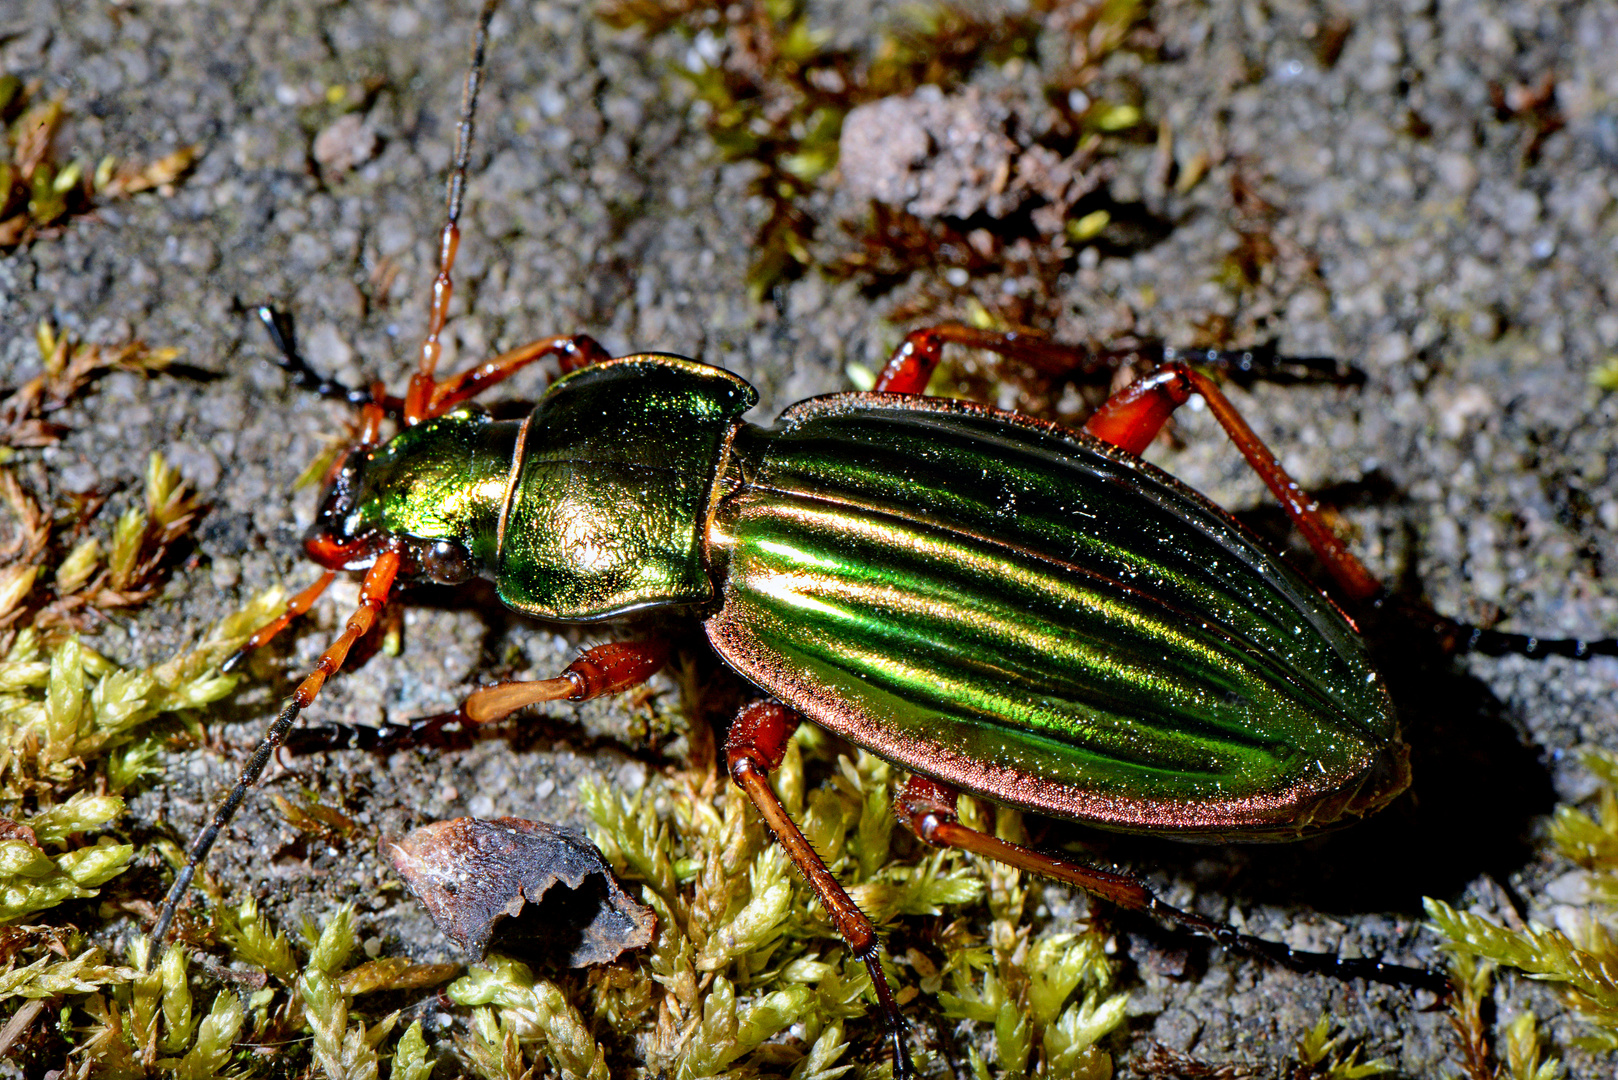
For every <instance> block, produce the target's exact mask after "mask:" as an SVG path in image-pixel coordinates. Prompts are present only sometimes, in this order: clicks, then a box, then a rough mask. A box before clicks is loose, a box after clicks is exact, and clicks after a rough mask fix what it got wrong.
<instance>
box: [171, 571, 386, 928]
mask: <svg viewBox="0 0 1618 1080" xmlns="http://www.w3.org/2000/svg"><path fill="white" fill-rule="evenodd" d="M398 572H399V553H398V552H397V551H395V550H392V549H389V550H387V551H384V552H382V554H380V555H378V556H377V559H376V563H375V564H374V565H373V566H372V567H371V569H370V570H368V571H366V574H365V580H364V582H362V583H361V585H360V602H359V607H358V608H357V609H356V610H355V612H354V614H353V615H351V616H349V619H348V625H347V626H346V627H344V628H343V632H342V634H340V635H338V638H337V640H336V641H334V642H332V643H331V645H330V647H328V648H327V649H326V651H325V652H323V653H321V655H320V659H319V660H318V661H316V663H315V669H314V670H313V671H311V672H310V673H309V674H308V676H307V677H305V679H304V680H303V682H301V683H299V684H298V688H297V689H296V690H294V691H293V692H292V698H291V700H289V701H288V702H287V703H286V705H285V706H284V707H283V708H282V709H281V711H280V713H279V714H277V715H276V717H275V721H274V722H273V723H271V724H270V729H269V731H267V732H266V733H265V735H264V738H263V739H262V740H261V741H260V742H259V744H258V748H257V749H255V750H254V751H253V756H252V757H251V758H249V759H248V761H247V764H246V766H244V767H243V769H242V772H241V776H240V777H238V778H237V780H236V786H235V787H233V788H232V789H231V790H230V794H229V795H227V796H225V800H224V801H223V802H222V803H220V804H219V808H218V809H217V810H215V811H214V815H213V819H212V820H210V821H209V822H208V824H206V825H205V826H203V827H202V829H201V830H200V831H199V832H198V833H197V835H196V837H195V838H194V839H193V840H192V841H191V845H190V847H189V848H188V849H187V852H186V861H185V866H183V867H181V869H180V872H179V873H178V874H177V875H175V878H174V884H173V886H172V887H170V889H169V892H168V895H167V896H166V897H164V898H163V907H162V909H161V911H160V912H159V913H158V917H157V924H156V925H155V926H154V927H153V928H152V933H151V940H152V942H153V943H154V944H157V943H160V942H161V941H162V940H163V938H164V936H165V935H166V934H167V933H168V929H169V925H170V924H171V923H172V922H173V921H174V913H175V911H176V910H178V909H179V906H180V901H181V899H183V898H184V897H185V893H186V890H187V889H189V888H190V887H191V879H192V878H194V877H195V876H196V873H197V870H198V868H200V867H201V866H202V863H203V860H205V859H206V858H207V857H208V852H209V850H210V849H212V848H213V845H214V841H215V840H217V839H218V838H219V833H220V831H221V830H223V829H224V827H225V826H226V825H229V824H230V821H231V819H232V818H234V817H235V816H236V810H237V808H239V807H240V806H241V804H242V800H243V799H245V798H246V797H247V792H248V789H249V788H251V787H252V786H253V785H254V784H256V783H258V779H259V777H261V776H263V775H264V768H265V766H266V765H268V764H269V762H270V756H271V755H272V754H274V753H275V750H276V747H278V746H280V745H281V743H282V742H283V741H284V740H285V739H286V737H287V732H288V731H290V730H292V724H293V722H294V721H295V720H297V718H298V714H299V713H300V712H302V711H303V710H304V709H307V708H308V707H309V705H310V703H311V702H313V701H314V700H315V697H316V695H318V694H319V693H320V688H321V687H322V686H323V685H325V682H326V679H327V677H328V676H330V675H331V674H332V673H333V672H335V671H337V669H338V668H340V667H342V666H343V661H344V660H345V659H346V658H347V657H348V650H349V649H350V648H352V647H353V645H354V642H356V641H358V640H359V639H360V638H361V637H363V636H365V633H366V632H367V631H368V630H370V629H371V627H372V626H375V625H376V620H377V616H378V615H379V614H380V613H381V611H382V605H383V604H385V603H387V599H388V592H389V591H390V590H391V589H392V588H393V579H394V577H395V575H397V574H398Z"/></svg>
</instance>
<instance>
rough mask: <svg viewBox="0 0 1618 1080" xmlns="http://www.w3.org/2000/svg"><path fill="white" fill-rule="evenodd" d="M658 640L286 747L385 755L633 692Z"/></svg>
mask: <svg viewBox="0 0 1618 1080" xmlns="http://www.w3.org/2000/svg"><path fill="white" fill-rule="evenodd" d="M668 658H669V646H668V643H667V642H665V641H661V640H649V641H609V642H607V643H605V644H603V645H597V646H595V647H594V648H592V649H588V650H586V651H585V653H584V655H582V656H580V657H579V658H578V659H577V660H575V661H573V663H571V664H569V665H568V666H567V667H566V668H564V669H563V671H562V674H560V675H558V676H557V677H556V678H554V679H532V680H526V681H512V682H503V683H499V684H497V685H495V686H485V687H483V688H482V689H479V690H474V691H472V693H470V694H468V695H467V696H466V700H465V701H463V702H461V704H460V706H459V707H457V708H456V709H455V710H453V711H452V712H446V713H436V714H434V715H432V716H423V717H421V718H419V719H416V720H412V721H410V722H409V723H407V724H394V723H388V724H383V725H382V726H380V727H372V726H365V727H355V726H350V725H347V724H330V725H324V726H322V727H320V728H308V729H305V730H304V731H302V732H299V733H298V734H297V736H296V737H295V738H294V740H293V741H292V743H291V744H290V746H291V749H293V750H294V751H295V752H297V753H313V752H315V751H317V750H339V749H357V750H375V751H380V752H383V753H391V752H392V751H394V750H403V749H404V748H405V747H408V746H416V745H418V744H420V743H423V742H427V741H428V740H431V739H433V738H435V737H437V736H438V735H439V734H440V733H442V732H446V731H465V730H466V729H468V728H471V727H474V726H477V725H481V724H492V723H495V722H496V721H499V720H504V719H505V718H506V717H508V716H510V715H511V714H512V713H514V712H516V711H517V710H518V709H521V708H523V707H524V706H528V705H537V704H540V703H541V702H545V701H587V700H589V699H590V698H594V697H600V696H602V695H603V694H616V693H618V692H619V691H621V690H628V689H629V688H630V687H632V686H639V685H640V684H641V683H643V682H645V681H646V680H647V679H649V678H651V677H652V676H653V675H655V674H656V673H657V671H658V669H659V668H661V667H662V666H663V665H664V664H666V663H667V662H668Z"/></svg>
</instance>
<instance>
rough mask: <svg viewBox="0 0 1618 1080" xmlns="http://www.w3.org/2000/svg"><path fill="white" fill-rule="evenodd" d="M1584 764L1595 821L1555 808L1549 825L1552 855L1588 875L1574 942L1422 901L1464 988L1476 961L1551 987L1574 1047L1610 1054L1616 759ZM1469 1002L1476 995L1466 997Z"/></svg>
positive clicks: (1617, 890)
mask: <svg viewBox="0 0 1618 1080" xmlns="http://www.w3.org/2000/svg"><path fill="white" fill-rule="evenodd" d="M1584 762H1585V764H1586V766H1588V767H1589V768H1590V770H1591V771H1592V772H1593V773H1595V775H1596V776H1597V778H1598V779H1599V780H1600V782H1601V788H1600V793H1599V795H1598V797H1597V801H1598V810H1597V813H1596V815H1594V816H1592V815H1590V814H1589V813H1587V812H1585V811H1583V810H1580V809H1578V808H1576V807H1571V806H1559V807H1557V809H1556V813H1555V815H1554V818H1553V820H1552V824H1551V840H1552V842H1553V843H1554V844H1555V846H1556V848H1557V850H1558V852H1559V853H1560V854H1561V855H1562V857H1564V858H1566V859H1568V860H1569V861H1571V862H1573V863H1575V864H1577V865H1578V866H1581V867H1583V868H1584V869H1585V870H1586V871H1587V872H1588V885H1589V888H1588V897H1589V901H1590V912H1589V916H1588V917H1587V918H1585V919H1584V920H1581V921H1580V923H1579V930H1578V932H1577V933H1576V934H1573V935H1570V934H1568V933H1565V932H1563V931H1562V930H1558V929H1554V928H1551V927H1546V926H1540V925H1538V924H1532V923H1531V924H1529V926H1527V927H1526V928H1524V929H1514V928H1510V927H1506V926H1502V925H1500V924H1498V923H1495V922H1492V921H1490V920H1489V919H1486V918H1484V917H1483V916H1481V915H1477V914H1474V913H1472V912H1467V911H1457V910H1456V909H1455V908H1453V907H1451V906H1450V905H1448V904H1446V903H1444V902H1443V901H1441V900H1434V899H1431V898H1428V899H1426V900H1425V904H1426V908H1427V915H1428V917H1429V918H1430V919H1431V920H1432V927H1433V929H1434V930H1435V931H1436V932H1437V933H1438V934H1439V935H1440V936H1441V937H1442V938H1443V939H1444V947H1445V948H1446V949H1448V950H1449V951H1450V952H1451V953H1453V954H1455V955H1456V956H1458V957H1462V958H1465V959H1466V961H1467V962H1468V965H1469V966H1467V967H1465V968H1463V971H1464V972H1466V973H1467V974H1468V976H1469V978H1468V980H1466V981H1470V980H1471V979H1472V978H1475V976H1473V975H1471V973H1472V972H1473V971H1475V970H1476V968H1475V967H1473V966H1470V964H1471V962H1472V961H1477V960H1481V961H1487V962H1488V963H1489V964H1491V965H1500V966H1504V967H1511V968H1515V969H1516V970H1518V971H1520V972H1522V973H1523V974H1524V975H1526V976H1528V977H1529V978H1530V979H1535V980H1539V981H1542V982H1547V983H1551V984H1553V985H1555V986H1556V987H1557V989H1558V991H1559V994H1560V996H1561V997H1562V999H1563V1001H1564V1003H1565V1004H1566V1005H1567V1007H1568V1008H1569V1009H1571V1010H1572V1011H1573V1014H1574V1015H1575V1016H1576V1017H1577V1018H1578V1019H1579V1020H1581V1021H1583V1022H1584V1023H1585V1024H1586V1025H1588V1026H1589V1027H1590V1029H1591V1030H1590V1031H1589V1032H1588V1033H1587V1034H1586V1035H1585V1036H1584V1037H1582V1038H1581V1039H1579V1040H1578V1045H1580V1046H1583V1047H1585V1048H1587V1049H1591V1050H1605V1051H1610V1050H1618V944H1615V942H1614V932H1615V925H1614V923H1613V922H1612V912H1611V908H1612V906H1613V905H1614V904H1615V903H1618V754H1613V753H1612V752H1610V751H1605V750H1592V751H1588V752H1586V753H1585V754H1584ZM1485 982H1486V978H1485ZM1472 996H1474V997H1476V996H1480V995H1479V994H1478V993H1477V992H1476V991H1475V990H1474V991H1473V995H1472ZM1473 1012H1474V1013H1475V1012H1476V1009H1475V1008H1474V1009H1473ZM1525 1015H1526V1014H1525ZM1519 1022H1520V1023H1524V1024H1527V1025H1528V1026H1527V1027H1524V1028H1521V1029H1515V1030H1516V1034H1515V1035H1513V1034H1512V1031H1513V1030H1514V1029H1512V1028H1509V1027H1508V1029H1507V1037H1508V1047H1509V1046H1511V1045H1516V1046H1517V1047H1518V1049H1517V1050H1516V1051H1514V1053H1515V1055H1516V1057H1515V1059H1514V1060H1517V1061H1519V1062H1520V1063H1522V1069H1523V1070H1526V1071H1525V1072H1523V1074H1522V1075H1524V1076H1536V1077H1537V1076H1538V1075H1539V1071H1540V1069H1541V1066H1540V1065H1535V1064H1532V1062H1530V1058H1535V1057H1536V1055H1537V1041H1535V1042H1534V1043H1533V1045H1532V1047H1529V1043H1528V1042H1527V1040H1528V1039H1529V1036H1531V1035H1532V1034H1533V1031H1532V1028H1533V1021H1532V1020H1529V1021H1513V1023H1519ZM1535 1038H1536V1040H1537V1036H1536V1037H1535ZM1512 1039H1515V1040H1516V1042H1515V1044H1513V1043H1512V1042H1511V1040H1512ZM1530 1050H1531V1051H1532V1052H1530ZM1509 1056H1510V1055H1508V1057H1509ZM1553 1064H1555V1062H1554V1060H1551V1061H1548V1062H1547V1063H1545V1067H1549V1066H1550V1065H1553ZM1513 1068H1514V1069H1516V1068H1517V1066H1516V1065H1514V1066H1513ZM1517 1075H1518V1073H1516V1072H1514V1073H1513V1076H1514V1077H1515V1076H1517Z"/></svg>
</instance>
